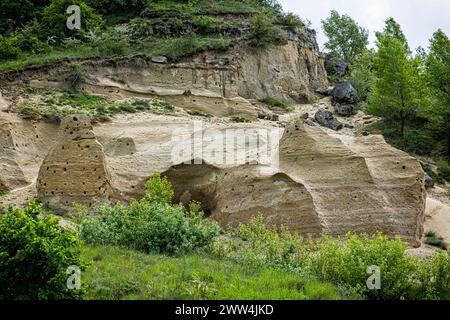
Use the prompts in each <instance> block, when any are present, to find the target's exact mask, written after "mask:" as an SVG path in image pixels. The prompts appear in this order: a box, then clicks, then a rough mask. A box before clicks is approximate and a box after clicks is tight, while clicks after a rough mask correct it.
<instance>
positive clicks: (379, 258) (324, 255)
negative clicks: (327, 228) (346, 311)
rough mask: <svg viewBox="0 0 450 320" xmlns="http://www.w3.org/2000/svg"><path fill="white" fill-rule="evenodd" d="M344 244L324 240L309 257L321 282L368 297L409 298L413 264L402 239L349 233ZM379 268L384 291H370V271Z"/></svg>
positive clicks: (311, 265) (328, 239)
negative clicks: (374, 267)
mask: <svg viewBox="0 0 450 320" xmlns="http://www.w3.org/2000/svg"><path fill="white" fill-rule="evenodd" d="M344 240H345V242H340V241H337V240H335V239H332V238H329V237H323V238H321V239H320V241H319V242H318V243H317V252H316V253H314V254H312V255H311V256H310V261H309V266H308V268H309V269H310V270H311V272H312V273H313V274H315V275H317V276H318V277H319V278H320V279H323V280H325V279H327V280H329V281H332V282H335V283H346V284H349V285H350V286H352V287H353V288H355V289H356V290H357V291H358V292H359V293H362V294H364V295H366V296H367V297H369V298H378V299H380V298H382V299H400V298H402V297H406V296H407V294H408V292H409V290H410V288H411V283H410V282H409V278H410V275H411V273H412V272H413V271H414V261H413V259H412V257H410V256H409V255H408V254H407V253H406V252H405V250H406V248H407V246H406V245H405V244H404V243H402V242H401V241H400V240H389V239H388V238H387V237H386V236H383V235H381V234H378V235H377V236H376V237H375V238H374V239H371V238H369V237H368V236H367V235H362V236H358V235H355V234H348V235H347V236H346V237H345V239H344ZM369 266H377V267H379V268H380V272H381V288H380V289H379V290H369V289H368V288H367V285H366V281H367V279H368V277H369V275H368V273H367V268H368V267H369Z"/></svg>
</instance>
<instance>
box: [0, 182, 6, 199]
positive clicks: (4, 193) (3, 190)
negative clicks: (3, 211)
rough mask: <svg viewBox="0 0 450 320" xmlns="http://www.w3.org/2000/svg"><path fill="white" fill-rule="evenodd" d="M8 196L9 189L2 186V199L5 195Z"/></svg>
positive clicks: (0, 186) (0, 193) (0, 190)
mask: <svg viewBox="0 0 450 320" xmlns="http://www.w3.org/2000/svg"><path fill="white" fill-rule="evenodd" d="M7 194H8V189H6V188H5V187H4V186H2V185H1V184H0V197H3V196H4V195H7Z"/></svg>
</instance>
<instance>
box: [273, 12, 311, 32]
mask: <svg viewBox="0 0 450 320" xmlns="http://www.w3.org/2000/svg"><path fill="white" fill-rule="evenodd" d="M279 23H280V24H281V25H282V26H283V27H284V28H285V29H287V30H291V31H296V30H297V29H298V28H302V27H305V23H304V22H303V21H302V19H301V18H300V17H299V16H297V15H296V14H294V13H292V12H289V13H287V14H284V15H282V16H281V17H280V18H279Z"/></svg>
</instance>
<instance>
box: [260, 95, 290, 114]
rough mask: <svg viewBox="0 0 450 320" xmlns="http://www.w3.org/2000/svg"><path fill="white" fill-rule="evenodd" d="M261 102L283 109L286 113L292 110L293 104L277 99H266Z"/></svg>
mask: <svg viewBox="0 0 450 320" xmlns="http://www.w3.org/2000/svg"><path fill="white" fill-rule="evenodd" d="M261 102H264V103H265V104H267V105H269V106H272V107H278V108H282V109H284V110H286V111H290V110H292V104H290V103H289V102H286V101H283V100H280V99H277V98H273V97H265V98H264V99H262V100H261Z"/></svg>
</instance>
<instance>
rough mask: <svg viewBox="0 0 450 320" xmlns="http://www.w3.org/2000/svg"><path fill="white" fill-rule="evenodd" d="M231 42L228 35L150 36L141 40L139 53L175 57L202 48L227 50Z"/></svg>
mask: <svg viewBox="0 0 450 320" xmlns="http://www.w3.org/2000/svg"><path fill="white" fill-rule="evenodd" d="M231 43H232V40H231V38H229V37H226V36H199V35H196V34H195V33H189V34H186V35H183V36H181V37H174V38H164V39H161V38H157V37H153V38H149V39H147V40H144V41H142V42H141V44H140V47H139V49H138V53H141V54H145V55H148V56H153V55H163V56H167V57H169V58H172V59H175V58H179V57H182V56H186V55H190V54H193V53H195V52H198V51H201V50H207V49H208V50H225V49H227V48H228V47H229V46H230V45H231Z"/></svg>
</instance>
